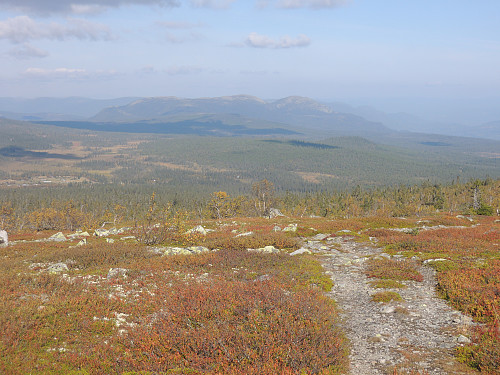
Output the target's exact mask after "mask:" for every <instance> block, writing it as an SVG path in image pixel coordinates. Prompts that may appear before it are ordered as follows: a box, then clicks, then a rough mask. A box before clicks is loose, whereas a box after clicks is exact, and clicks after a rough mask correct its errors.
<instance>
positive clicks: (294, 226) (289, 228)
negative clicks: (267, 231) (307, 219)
mask: <svg viewBox="0 0 500 375" xmlns="http://www.w3.org/2000/svg"><path fill="white" fill-rule="evenodd" d="M283 232H297V224H289V225H288V226H286V227H285V228H283Z"/></svg>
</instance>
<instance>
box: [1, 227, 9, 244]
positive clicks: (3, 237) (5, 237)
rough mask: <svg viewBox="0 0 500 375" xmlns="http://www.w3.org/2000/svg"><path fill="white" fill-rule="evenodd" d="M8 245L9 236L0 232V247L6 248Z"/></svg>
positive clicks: (2, 231)
mask: <svg viewBox="0 0 500 375" xmlns="http://www.w3.org/2000/svg"><path fill="white" fill-rule="evenodd" d="M8 244H9V236H8V235H7V231H5V230H0V245H4V246H7V245H8Z"/></svg>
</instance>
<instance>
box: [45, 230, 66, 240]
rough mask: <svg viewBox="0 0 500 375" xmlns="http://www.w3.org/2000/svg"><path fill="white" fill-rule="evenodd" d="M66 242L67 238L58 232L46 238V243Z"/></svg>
mask: <svg viewBox="0 0 500 375" xmlns="http://www.w3.org/2000/svg"><path fill="white" fill-rule="evenodd" d="M66 240H67V238H66V236H65V235H64V234H62V232H58V233H56V234H54V235H52V236H50V237H49V238H48V241H56V242H62V241H66Z"/></svg>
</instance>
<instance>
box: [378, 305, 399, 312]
mask: <svg viewBox="0 0 500 375" xmlns="http://www.w3.org/2000/svg"><path fill="white" fill-rule="evenodd" d="M395 311H396V308H395V307H394V306H384V307H382V308H381V309H380V312H381V313H383V314H392V313H393V312H395Z"/></svg>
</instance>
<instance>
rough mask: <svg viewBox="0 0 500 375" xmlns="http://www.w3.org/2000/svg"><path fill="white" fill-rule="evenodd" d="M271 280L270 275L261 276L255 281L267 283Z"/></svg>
mask: <svg viewBox="0 0 500 375" xmlns="http://www.w3.org/2000/svg"><path fill="white" fill-rule="evenodd" d="M270 279H271V276H269V275H260V276H257V277H256V278H255V280H254V281H255V282H262V281H267V280H270Z"/></svg>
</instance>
